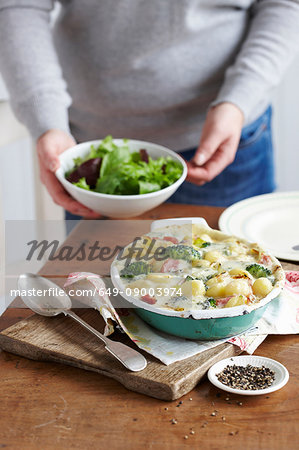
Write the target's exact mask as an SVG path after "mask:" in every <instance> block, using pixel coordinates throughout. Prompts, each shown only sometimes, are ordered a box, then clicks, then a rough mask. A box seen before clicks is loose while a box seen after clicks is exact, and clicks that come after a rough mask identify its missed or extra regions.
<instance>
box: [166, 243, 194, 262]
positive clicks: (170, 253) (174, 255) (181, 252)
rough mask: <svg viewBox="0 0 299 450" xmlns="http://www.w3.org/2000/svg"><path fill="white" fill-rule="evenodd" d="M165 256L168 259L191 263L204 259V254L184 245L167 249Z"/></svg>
mask: <svg viewBox="0 0 299 450" xmlns="http://www.w3.org/2000/svg"><path fill="white" fill-rule="evenodd" d="M163 255H164V256H166V257H167V258H171V259H183V260H185V261H189V262H191V261H196V260H199V259H202V253H201V252H200V251H199V250H196V249H195V248H193V247H189V246H188V245H183V244H179V245H171V246H170V247H166V248H165V250H164V252H163Z"/></svg>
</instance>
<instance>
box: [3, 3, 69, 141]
mask: <svg viewBox="0 0 299 450" xmlns="http://www.w3.org/2000/svg"><path fill="white" fill-rule="evenodd" d="M53 3H54V2H53V1H52V0H0V42H1V45H0V71H1V74H2V75H3V78H4V81H5V84H6V86H7V89H8V92H9V95H10V101H11V105H12V108H13V111H14V113H15V114H16V117H17V118H18V119H19V120H20V121H21V122H22V123H23V124H24V125H25V126H26V127H27V128H28V129H29V131H30V133H31V135H32V137H33V138H34V139H37V138H38V137H39V136H40V135H41V134H43V133H44V132H45V131H47V130H49V129H51V128H57V129H60V130H64V131H67V132H69V123H68V107H69V105H70V104H71V98H70V96H69V94H68V93H67V88H66V83H65V81H64V79H63V75H62V70H61V67H60V64H59V61H58V57H57V54H56V51H55V48H54V44H53V40H52V34H51V28H50V12H51V10H52V8H53Z"/></svg>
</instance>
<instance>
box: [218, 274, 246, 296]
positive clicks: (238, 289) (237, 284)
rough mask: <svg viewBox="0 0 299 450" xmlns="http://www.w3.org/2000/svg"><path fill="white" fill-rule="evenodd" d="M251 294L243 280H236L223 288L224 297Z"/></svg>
mask: <svg viewBox="0 0 299 450" xmlns="http://www.w3.org/2000/svg"><path fill="white" fill-rule="evenodd" d="M250 293H251V288H250V286H249V284H248V281H247V280H245V279H244V278H240V279H238V280H233V281H231V282H230V283H228V284H227V285H226V286H225V289H224V294H225V295H226V296H229V295H238V294H243V295H245V296H246V295H249V294H250Z"/></svg>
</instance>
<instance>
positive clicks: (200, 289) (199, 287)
mask: <svg viewBox="0 0 299 450" xmlns="http://www.w3.org/2000/svg"><path fill="white" fill-rule="evenodd" d="M205 292H206V288H205V285H204V283H203V281H202V280H188V281H185V282H184V284H182V294H183V295H185V296H186V297H189V298H194V297H201V296H203V295H205Z"/></svg>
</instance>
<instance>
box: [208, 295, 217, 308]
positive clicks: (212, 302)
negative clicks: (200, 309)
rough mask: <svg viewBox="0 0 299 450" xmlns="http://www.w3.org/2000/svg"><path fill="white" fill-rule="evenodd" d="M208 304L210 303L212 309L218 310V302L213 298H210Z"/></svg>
mask: <svg viewBox="0 0 299 450" xmlns="http://www.w3.org/2000/svg"><path fill="white" fill-rule="evenodd" d="M208 302H209V303H210V306H211V307H212V308H216V306H217V305H216V300H215V299H214V298H213V297H211V298H208Z"/></svg>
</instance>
